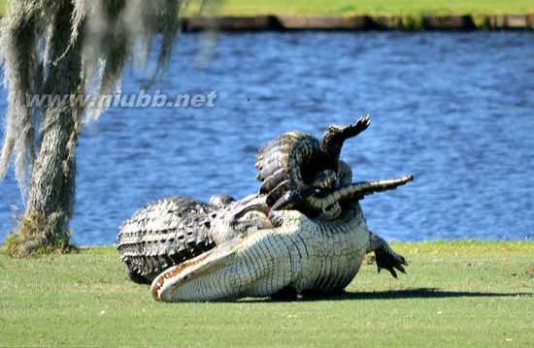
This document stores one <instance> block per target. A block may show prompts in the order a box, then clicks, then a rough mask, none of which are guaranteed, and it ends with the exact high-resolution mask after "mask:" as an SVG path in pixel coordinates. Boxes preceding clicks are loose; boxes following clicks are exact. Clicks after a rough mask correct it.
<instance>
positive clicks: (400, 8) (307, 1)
mask: <svg viewBox="0 0 534 348" xmlns="http://www.w3.org/2000/svg"><path fill="white" fill-rule="evenodd" d="M212 1H213V2H221V3H222V5H221V6H220V9H219V12H218V13H219V14H222V15H236V16H244V15H261V14H278V15H354V14H366V15H386V16H388V15H400V16H419V15H437V14H439V15H443V14H475V15H490V14H526V13H534V0H513V1H510V0H471V1H466V0H449V1H435V0H415V1H409V0H352V1H347V0H332V1H324V0H296V1H288V0H212ZM6 3H7V0H0V14H3V13H5V12H4V11H5V7H6Z"/></svg>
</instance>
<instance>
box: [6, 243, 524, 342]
mask: <svg viewBox="0 0 534 348" xmlns="http://www.w3.org/2000/svg"><path fill="white" fill-rule="evenodd" d="M395 248H396V249H397V250H398V251H400V252H401V253H402V254H403V255H405V256H406V257H407V258H408V259H409V261H410V266H409V267H408V274H407V275H401V276H400V277H399V279H398V280H395V279H393V278H391V277H389V275H388V274H385V273H381V274H378V275H377V274H376V270H375V266H374V265H366V266H364V267H362V270H361V271H360V274H359V275H358V276H357V278H356V280H355V282H353V283H352V284H351V285H350V286H349V288H348V291H349V293H348V294H347V295H346V296H344V297H341V298H339V299H330V300H328V299H323V300H316V301H304V300H300V301H295V302H271V301H268V300H256V301H248V300H247V301H241V302H234V303H181V304H162V303H157V302H155V301H153V300H152V298H151V296H150V294H149V291H148V288H147V287H145V286H139V285H135V284H133V283H131V282H129V281H128V280H126V277H125V274H124V273H123V270H122V266H121V264H120V262H119V261H118V256H117V253H116V251H115V250H114V249H111V248H103V249H89V250H83V251H82V252H81V253H79V254H73V255H67V256H62V255H52V256H46V257H40V258H36V259H18V260H17V259H11V258H8V257H6V256H3V255H0V274H1V276H0V346H2V347H4V346H8V347H13V346H25V347H26V346H69V347H73V346H99V347H117V346H128V347H132V346H133V347H135V346H150V347H156V346H157V347H173V346H174V347H176V346H198V347H205V346H229V345H232V346H243V347H254V346H265V347H267V346H269V347H271V346H273V347H276V346H291V347H310V346H357V345H366V346H372V347H375V346H378V347H380V346H383V347H386V346H387V347H392V346H394V347H417V346H426V347H428V346H439V347H447V346H450V347H456V346H458V347H498V346H504V347H530V346H531V344H532V342H534V320H533V318H534V297H533V296H534V295H533V291H534V258H533V255H534V243H533V242H506V243H505V242H503V243H493V242H488V243H481V242H453V243H450V242H435V243H423V244H397V245H395Z"/></svg>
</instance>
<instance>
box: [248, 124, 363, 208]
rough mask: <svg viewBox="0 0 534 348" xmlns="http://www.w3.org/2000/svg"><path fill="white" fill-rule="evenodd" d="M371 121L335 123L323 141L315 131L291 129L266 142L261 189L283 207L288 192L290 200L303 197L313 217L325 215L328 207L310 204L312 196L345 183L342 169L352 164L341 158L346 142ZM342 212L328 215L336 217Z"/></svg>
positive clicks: (262, 151)
mask: <svg viewBox="0 0 534 348" xmlns="http://www.w3.org/2000/svg"><path fill="white" fill-rule="evenodd" d="M370 124H371V121H370V118H369V117H368V116H367V117H362V118H360V119H359V120H358V121H357V122H356V123H355V124H353V125H349V126H339V125H332V126H330V127H328V129H327V130H326V131H325V133H324V135H323V139H322V141H321V142H319V140H318V139H317V138H315V137H314V136H313V135H311V134H307V133H303V132H288V133H285V134H282V135H281V136H279V137H277V138H275V139H274V140H272V141H270V142H269V143H267V144H266V145H265V146H263V147H262V148H261V149H260V152H259V153H258V156H257V160H258V161H257V163H256V167H257V168H258V170H259V174H258V177H257V178H258V180H260V181H261V182H262V186H261V188H260V193H263V194H267V195H268V197H267V204H268V205H269V206H271V207H272V206H275V205H277V206H278V207H280V206H282V205H283V204H282V202H279V200H280V199H281V198H282V197H283V196H284V195H286V198H284V200H287V194H289V195H291V197H293V198H296V199H297V200H298V201H299V207H298V210H300V211H302V212H303V213H305V214H306V215H308V216H310V217H316V216H319V215H321V214H322V213H323V209H324V207H320V208H319V209H318V208H317V206H315V205H311V206H310V203H312V202H309V201H308V198H309V199H312V198H313V197H314V196H316V193H322V192H331V191H332V190H334V189H336V188H337V187H338V186H339V185H340V184H343V182H342V181H341V178H340V176H342V173H341V170H343V169H345V168H347V167H348V165H346V163H344V162H342V161H340V160H339V156H340V154H341V149H342V147H343V144H344V142H345V141H346V140H348V139H350V138H352V137H355V136H357V135H358V134H360V133H361V132H363V131H364V130H366V129H367V128H368V127H369V126H370ZM348 183H350V181H349V182H348ZM348 183H347V182H345V184H348ZM317 198H318V197H317ZM293 205H294V204H293ZM339 213H340V211H338V214H336V213H335V212H329V213H327V214H326V215H327V216H328V215H330V216H331V217H332V219H335V218H337V216H339ZM324 217H325V216H323V218H324Z"/></svg>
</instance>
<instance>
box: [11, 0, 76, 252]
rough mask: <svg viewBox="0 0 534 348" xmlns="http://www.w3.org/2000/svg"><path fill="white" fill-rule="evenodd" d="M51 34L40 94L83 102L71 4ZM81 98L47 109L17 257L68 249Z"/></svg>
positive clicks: (63, 6)
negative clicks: (72, 32) (72, 35)
mask: <svg viewBox="0 0 534 348" xmlns="http://www.w3.org/2000/svg"><path fill="white" fill-rule="evenodd" d="M61 2H62V4H61V5H60V6H61V9H60V11H59V12H58V15H57V17H56V18H55V19H54V29H53V32H52V33H51V35H52V39H51V45H52V46H53V47H51V49H50V52H54V54H56V55H57V56H55V57H50V59H51V64H50V67H49V71H48V75H47V78H46V80H45V82H44V85H43V91H42V93H43V94H44V95H47V96H48V95H50V96H80V95H81V93H83V89H82V83H83V81H82V78H81V71H82V55H81V40H82V37H78V39H77V40H75V41H76V42H74V43H73V44H72V45H71V44H70V43H71V29H72V18H73V16H72V14H73V10H74V8H73V4H72V2H71V1H64V0H63V1H61ZM76 100H77V98H65V99H64V101H63V99H62V102H61V103H52V102H51V101H50V100H49V103H48V105H46V106H45V108H44V111H43V113H44V119H43V122H42V133H41V139H39V141H40V142H41V144H40V146H39V147H38V148H39V151H38V153H37V156H36V158H35V161H34V165H33V168H32V175H31V183H30V189H29V194H28V202H27V207H26V212H25V216H24V217H23V219H22V221H21V224H20V228H19V231H18V232H17V233H15V235H14V237H15V238H16V239H17V243H15V244H16V249H17V251H16V252H15V254H19V255H27V254H30V253H32V252H35V251H38V250H39V249H44V250H51V249H52V250H53V249H61V250H65V249H66V248H68V247H69V238H70V232H69V227H68V224H69V220H70V218H71V217H72V215H73V207H74V190H75V175H76V160H75V151H76V145H77V141H78V119H79V117H78V116H79V113H80V112H82V106H81V105H76Z"/></svg>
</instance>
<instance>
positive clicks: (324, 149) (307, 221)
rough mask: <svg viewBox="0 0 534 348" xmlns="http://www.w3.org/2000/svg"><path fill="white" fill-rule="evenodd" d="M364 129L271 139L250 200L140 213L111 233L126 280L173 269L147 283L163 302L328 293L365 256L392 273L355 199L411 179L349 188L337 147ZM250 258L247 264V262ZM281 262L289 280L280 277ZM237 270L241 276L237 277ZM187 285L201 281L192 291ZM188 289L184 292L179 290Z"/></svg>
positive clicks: (362, 123) (159, 205)
mask: <svg viewBox="0 0 534 348" xmlns="http://www.w3.org/2000/svg"><path fill="white" fill-rule="evenodd" d="M368 125H369V119H368V118H366V119H360V120H359V121H358V123H356V124H355V125H351V126H349V127H335V126H333V127H330V128H329V129H328V130H327V132H326V133H325V137H324V138H323V141H322V143H321V145H319V142H318V141H317V140H316V139H315V138H313V137H312V136H310V135H307V134H305V133H296V132H292V133H287V134H285V135H283V136H281V137H279V138H277V139H275V140H274V141H273V142H271V143H269V144H268V145H267V146H265V147H264V148H263V149H262V150H261V151H260V154H259V156H258V159H259V161H258V168H259V169H260V175H259V179H260V180H262V182H263V185H262V188H261V190H260V193H259V194H258V195H253V196H249V197H247V198H245V199H242V200H239V201H232V200H231V199H227V198H226V199H218V200H215V201H214V202H210V203H202V202H198V201H196V200H191V199H187V198H173V199H166V200H160V201H158V202H155V203H153V204H151V205H149V206H147V207H146V208H144V209H142V210H140V211H139V212H137V213H136V214H135V215H134V216H133V217H132V218H131V219H130V220H128V221H126V222H125V223H124V224H123V226H122V227H121V231H120V233H119V250H120V253H121V259H122V260H123V262H124V263H125V264H126V266H127V270H128V273H129V275H130V277H131V278H132V279H133V280H134V281H137V282H145V283H146V282H150V281H151V280H153V279H154V278H155V277H156V276H157V275H158V274H159V273H160V272H162V271H164V270H165V269H167V268H169V267H171V266H173V265H175V266H173V267H171V268H169V269H168V270H167V271H165V272H164V273H162V274H161V275H159V276H158V277H157V278H156V280H154V281H153V283H152V289H153V294H154V296H155V297H156V298H158V299H161V300H171V301H173V300H204V299H219V298H235V297H240V296H256V295H258V296H263V295H273V294H275V293H276V292H278V291H284V289H292V290H293V291H295V292H297V291H298V292H306V291H313V292H331V291H337V290H339V289H342V288H344V287H345V286H346V285H347V284H348V282H350V280H352V278H353V277H354V275H355V274H356V273H357V271H358V269H359V265H360V264H361V260H362V258H363V255H364V254H365V253H366V252H371V251H374V252H375V254H376V259H377V265H378V267H379V270H380V268H386V269H388V270H389V271H390V272H391V273H392V275H394V276H396V273H395V269H398V270H400V271H404V268H403V266H402V265H403V264H405V260H404V258H402V257H401V256H400V255H397V254H396V253H394V252H393V251H392V250H391V248H390V247H389V246H388V245H387V243H386V242H385V241H384V240H383V239H381V238H380V237H378V236H376V235H374V234H373V233H371V232H370V231H369V230H368V229H367V225H366V223H365V219H364V218H363V215H362V213H361V209H360V206H359V204H358V200H359V199H361V198H363V196H364V195H366V194H370V193H373V192H377V191H383V190H388V189H394V188H396V187H397V186H399V185H402V184H405V183H406V182H408V181H410V180H411V179H412V177H410V176H406V177H402V178H399V179H393V180H385V181H377V182H371V183H355V184H352V183H351V180H352V177H351V171H350V168H349V167H348V166H347V165H346V164H344V163H343V162H342V161H339V153H340V151H341V147H342V145H343V142H344V141H345V140H346V139H348V138H350V137H352V136H355V135H357V134H358V133H360V132H361V131H362V130H364V129H366V128H367V127H368ZM280 209H285V210H280ZM287 209H296V210H287ZM272 241H277V242H276V243H282V244H279V245H278V244H272ZM264 243H267V244H264ZM288 243H289V244H288ZM272 248H275V249H276V250H274V249H272ZM302 248H304V249H302ZM302 250H306V253H305V254H303V253H302ZM295 252H296V253H297V254H298V255H299V257H298V258H295V255H296V254H295V255H293V254H294V253H295ZM251 253H252V254H251ZM278 253H282V254H283V255H278ZM253 254H254V255H256V257H254V259H256V261H252V259H250V257H251V255H253ZM288 257H289V258H291V260H293V261H292V262H293V263H292V265H293V266H291V267H293V268H291V269H292V271H291V272H290V273H291V274H292V275H291V276H288V277H281V276H280V275H281V274H282V273H283V272H285V270H284V267H285V266H287V262H285V261H284V260H286V259H287V258H288ZM297 259H298V260H299V261H298V262H297V261H295V260H297ZM349 260H351V261H350V262H349ZM286 261H287V260H286ZM221 262H222V264H221ZM251 262H252V263H251ZM295 262H296V263H295ZM323 264H324V265H323ZM349 264H350V265H349ZM221 265H222V266H221ZM310 265H312V266H310ZM310 267H311V268H310ZM317 267H319V268H317ZM221 272H222V273H221ZM225 272H226V273H225ZM228 272H230V273H228ZM233 272H238V273H233ZM240 272H244V273H242V275H240V274H241V273H240ZM248 272H252V274H257V275H258V276H259V277H260V278H259V279H256V278H255V277H252V276H250V275H251V274H249V273H248ZM279 272H282V273H279ZM232 274H233V276H232ZM243 274H245V275H246V274H248V276H245V278H246V279H245V280H244V281H243V282H242V281H238V280H237V279H241V280H243ZM232 277H236V278H235V279H232ZM280 277H281V278H280ZM295 277H296V278H295ZM280 279H283V281H282V280H280ZM212 281H215V283H217V282H219V283H221V282H222V283H221V284H218V285H217V284H215V283H213V284H211V283H210V282H212ZM258 281H259V283H258ZM265 281H268V283H269V284H270V285H269V286H268V287H265V284H263V283H262V282H265ZM197 282H200V283H203V282H208V283H210V284H211V285H209V286H206V288H199V287H198V286H197V285H198V284H197ZM223 283H224V284H223ZM195 284H197V285H195ZM189 286H192V287H193V289H194V291H192V292H191V291H188V290H184V289H188V287H189ZM208 288H209V289H208Z"/></svg>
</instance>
